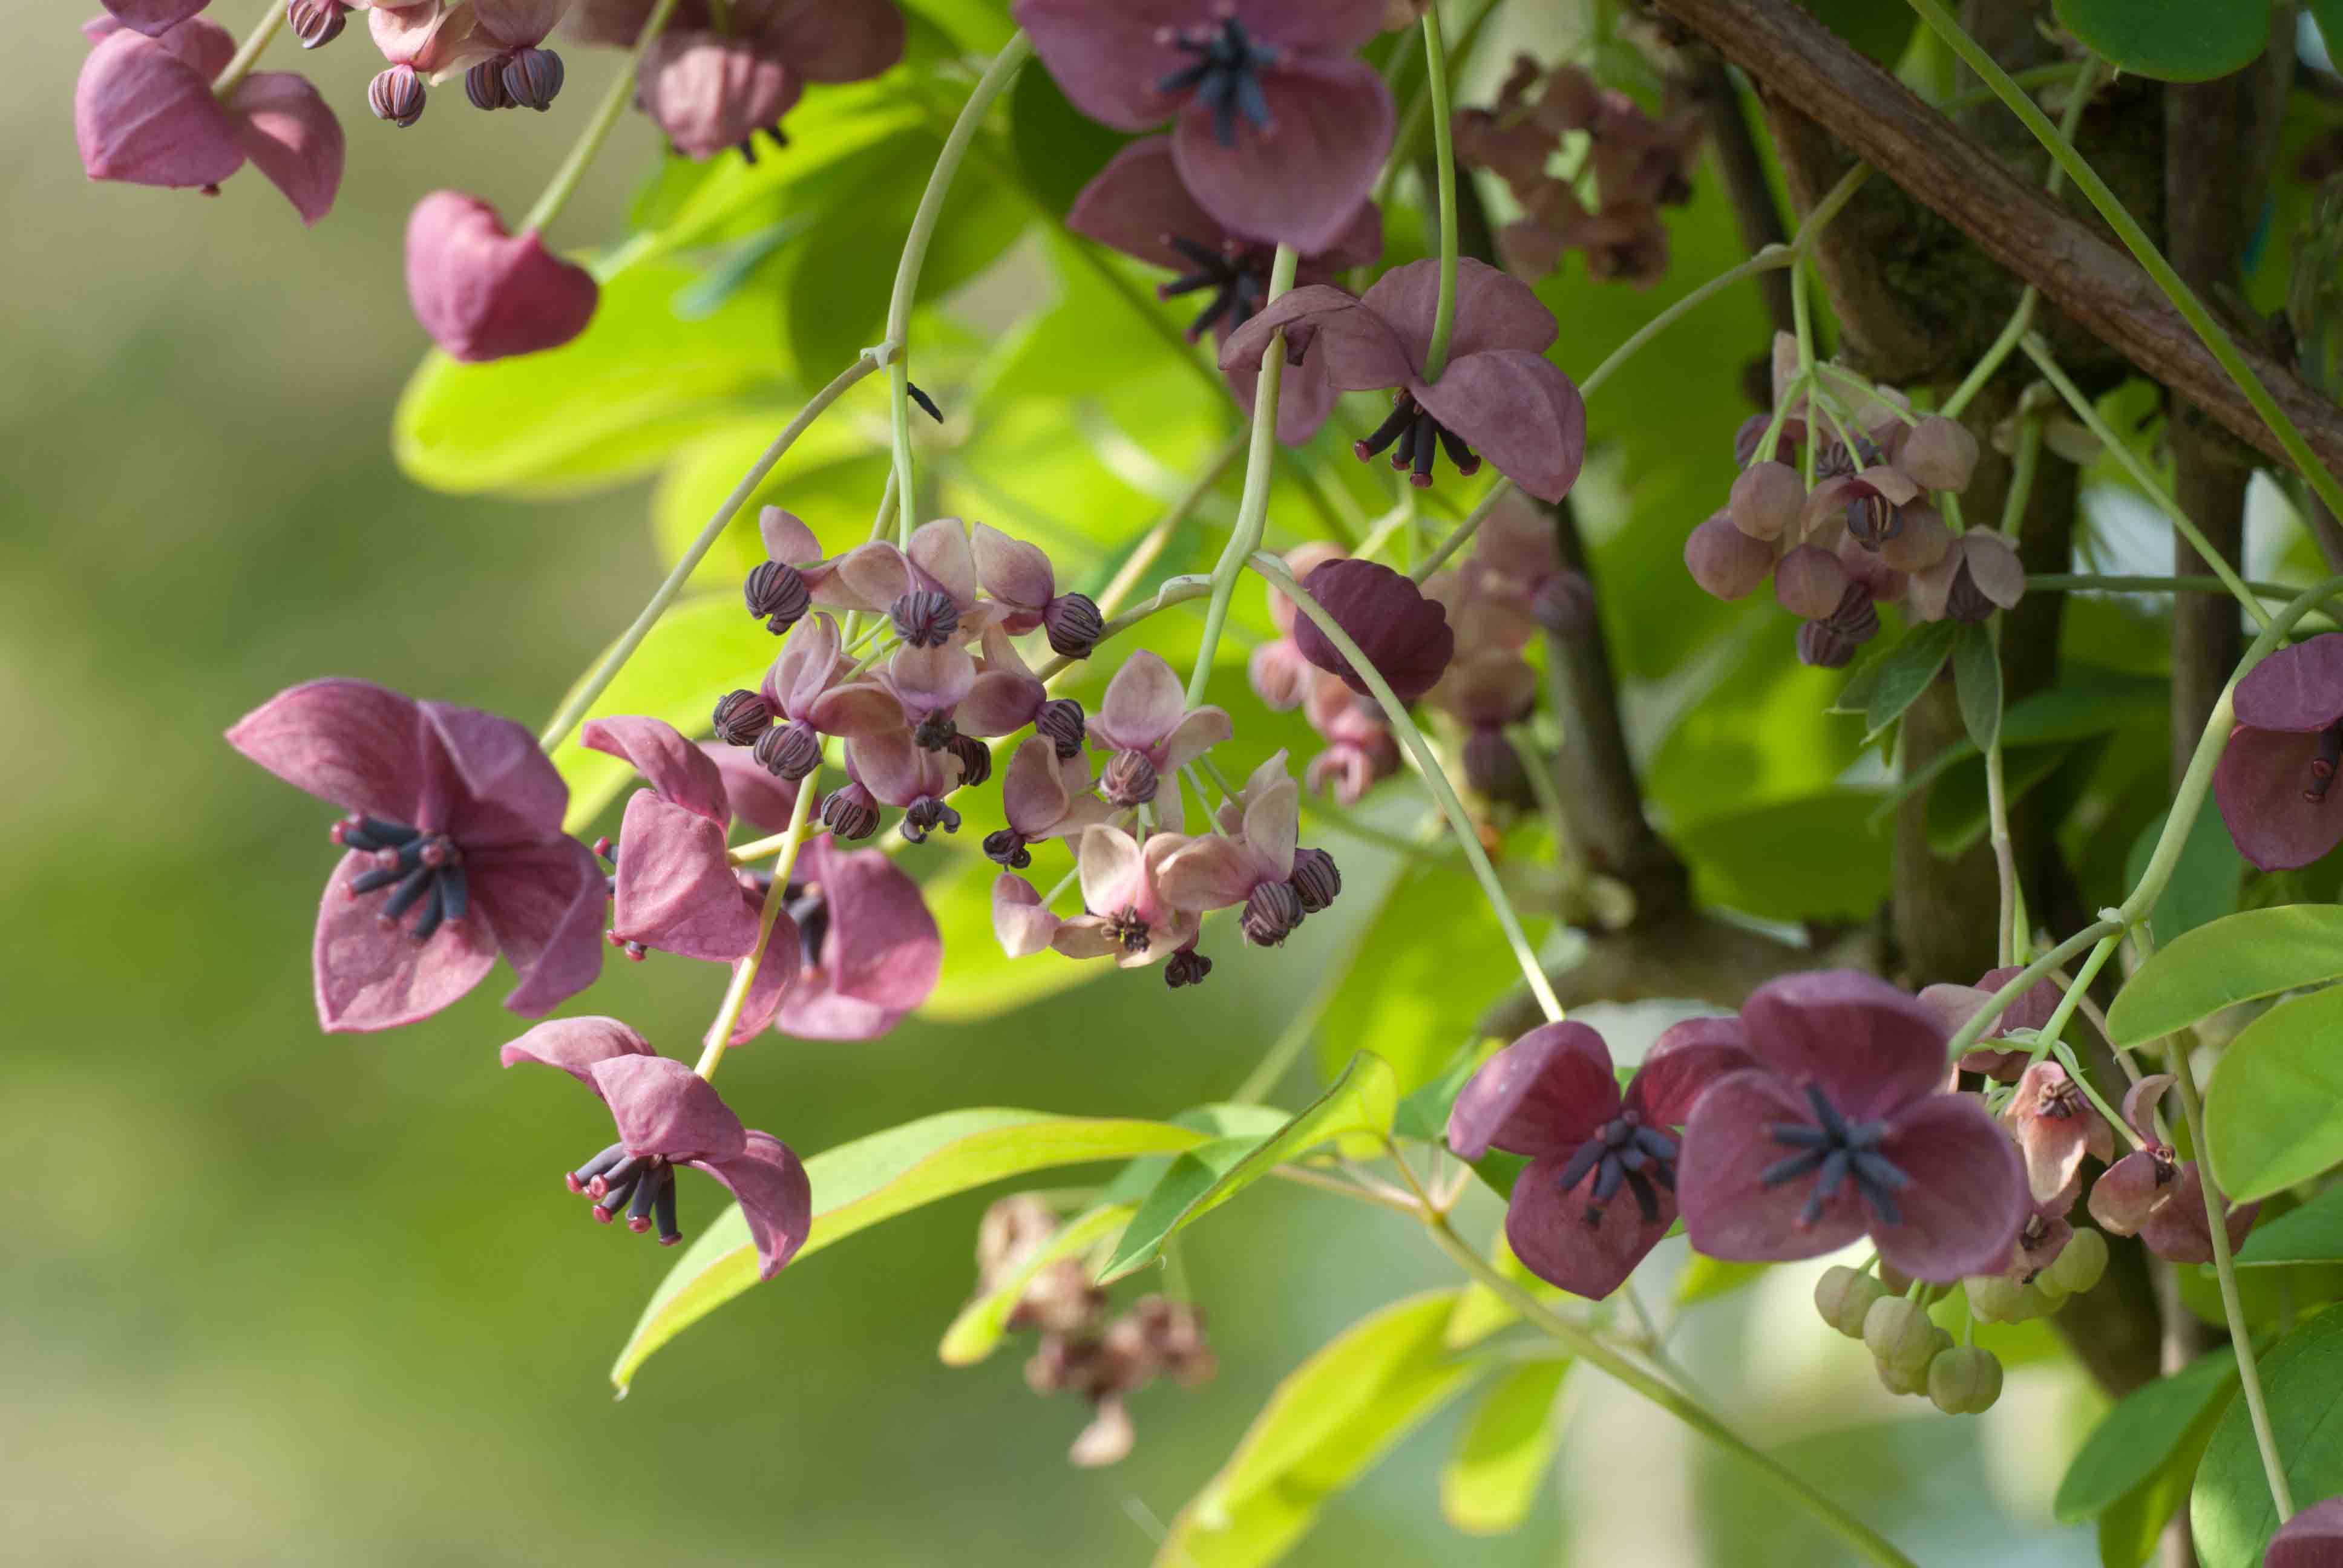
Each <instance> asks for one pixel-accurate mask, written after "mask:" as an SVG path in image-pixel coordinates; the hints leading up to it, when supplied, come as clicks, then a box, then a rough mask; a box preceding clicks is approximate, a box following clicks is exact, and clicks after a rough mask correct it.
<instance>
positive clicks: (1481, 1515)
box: [1440, 1358, 1570, 1535]
mask: <svg viewBox="0 0 2343 1568" xmlns="http://www.w3.org/2000/svg"><path fill="white" fill-rule="evenodd" d="M1569 1372H1570V1362H1568V1361H1567V1360H1564V1359H1559V1358H1558V1359H1555V1360H1553V1361H1538V1362H1530V1363H1528V1364H1527V1365H1525V1366H1518V1367H1515V1368H1513V1370H1512V1371H1510V1372H1501V1373H1499V1374H1498V1375H1497V1376H1495V1377H1493V1378H1492V1379H1490V1380H1489V1385H1488V1387H1487V1388H1485V1389H1484V1390H1483V1391H1482V1393H1481V1402H1480V1403H1479V1404H1478V1405H1476V1406H1474V1407H1473V1413H1472V1415H1471V1416H1470V1417H1469V1418H1467V1420H1466V1421H1465V1423H1464V1430H1463V1432H1460V1433H1458V1434H1457V1439H1456V1447H1455V1450H1454V1452H1452V1453H1451V1454H1450V1455H1449V1458H1448V1462H1447V1464H1445V1465H1444V1466H1443V1467H1442V1469H1441V1472H1440V1511H1441V1513H1443V1514H1445V1515H1446V1516H1447V1518H1448V1523H1451V1524H1453V1525H1454V1526H1456V1528H1457V1529H1459V1530H1462V1531H1463V1532H1464V1533H1466V1534H1467V1535H1503V1534H1505V1533H1508V1532H1510V1531H1514V1530H1518V1529H1520V1528H1521V1525H1522V1521H1523V1520H1524V1519H1527V1518H1528V1517H1529V1513H1530V1508H1531V1505H1532V1504H1533V1503H1535V1502H1536V1501H1537V1493H1538V1488H1539V1487H1541V1486H1543V1485H1544V1484H1545V1483H1546V1480H1547V1478H1548V1477H1549V1476H1550V1475H1552V1474H1553V1473H1554V1453H1555V1452H1556V1451H1557V1450H1559V1449H1560V1448H1561V1446H1562V1412H1561V1408H1560V1402H1561V1394H1562V1380H1563V1378H1564V1376H1566V1375H1567V1374H1568V1373H1569Z"/></svg>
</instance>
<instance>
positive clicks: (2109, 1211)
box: [2090, 1072, 2262, 1263]
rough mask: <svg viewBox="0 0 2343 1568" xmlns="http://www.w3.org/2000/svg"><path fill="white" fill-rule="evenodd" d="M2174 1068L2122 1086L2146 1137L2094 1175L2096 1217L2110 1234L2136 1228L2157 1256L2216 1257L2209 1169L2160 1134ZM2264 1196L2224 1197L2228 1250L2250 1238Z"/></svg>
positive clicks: (2180, 1259)
mask: <svg viewBox="0 0 2343 1568" xmlns="http://www.w3.org/2000/svg"><path fill="white" fill-rule="evenodd" d="M2173 1082H2174V1079H2173V1077H2172V1075H2171V1074H2170V1073H2165V1072H2158V1073H2152V1074H2150V1075H2149V1076H2147V1077H2146V1078H2143V1079H2141V1080H2140V1081H2138V1082H2137V1083H2135V1084H2133V1085H2132V1086H2131V1088H2130V1089H2129V1090H2127V1091H2125V1093H2124V1102H2123V1117H2124V1120H2125V1121H2127V1122H2128V1123H2130V1125H2131V1130H2132V1131H2134V1132H2136V1133H2137V1134H2138V1135H2139V1137H2140V1139H2141V1140H2142V1144H2141V1146H2140V1147H2139V1148H2137V1149H2134V1150H2133V1151H2131V1152H2130V1153H2128V1154H2127V1155H2125V1156H2124V1157H2123V1158H2122V1159H2120V1160H2118V1161H2116V1162H2115V1163H2114V1164H2112V1165H2110V1166H2108V1167H2107V1169H2106V1170H2105V1171H2100V1172H2099V1179H2098V1180H2097V1181H2094V1182H2092V1183H2091V1199H2090V1211H2091V1218H2092V1219H2094V1220H2096V1221H2098V1223H2099V1227H2100V1228H2101V1229H2102V1230H2104V1231H2107V1232H2108V1233H2109V1234H2111V1235H2117V1236H2130V1235H2135V1234H2136V1235H2137V1236H2138V1237H2139V1239H2140V1241H2141V1243H2142V1244H2143V1245H2144V1246H2146V1247H2147V1250H2148V1251H2151V1252H2153V1253H2155V1254H2156V1255H2157V1257H2159V1258H2162V1259H2164V1260H2165V1261H2167V1262H2174V1263H2209V1262H2211V1261H2213V1225H2212V1221H2211V1218H2210V1217H2209V1216H2208V1215H2207V1213H2206V1212H2205V1177H2204V1172H2202V1171H2199V1170H2198V1169H2197V1161H2194V1160H2189V1161H2183V1160H2181V1159H2180V1157H2179V1154H2178V1152H2177V1151H2176V1150H2174V1149H2173V1148H2172V1146H2171V1145H2169V1144H2167V1143H2166V1142H2164V1141H2162V1140H2161V1139H2160V1138H2158V1137H2157V1130H2156V1106H2157V1101H2160V1100H2161V1099H2163V1098H2164V1091H2166V1090H2167V1089H2170V1088H2171V1087H2172V1085H2173ZM2261 1207H2262V1206H2261V1205H2260V1204H2259V1203H2236V1202H2230V1203H2227V1205H2226V1206H2225V1208H2224V1210H2223V1214H2222V1228H2223V1229H2224V1230H2226V1231H2227V1232H2228V1241H2229V1251H2232V1252H2235V1251H2237V1248H2238V1247H2240V1246H2242V1245H2243V1244H2244V1242H2245V1239H2246V1232H2247V1231H2250V1230H2252V1229H2253V1224H2254V1220H2255V1218H2256V1216H2258V1214H2259V1213H2260V1212H2261Z"/></svg>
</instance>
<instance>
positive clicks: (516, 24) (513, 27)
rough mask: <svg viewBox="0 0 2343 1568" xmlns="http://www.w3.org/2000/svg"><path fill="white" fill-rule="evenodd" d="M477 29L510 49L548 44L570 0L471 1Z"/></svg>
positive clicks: (487, 38)
mask: <svg viewBox="0 0 2343 1568" xmlns="http://www.w3.org/2000/svg"><path fill="white" fill-rule="evenodd" d="M470 3H471V6H472V19H473V31H474V32H475V33H476V34H478V35H479V36H480V37H482V38H484V39H486V40H487V41H488V42H490V43H494V44H499V45H503V46H504V47H505V48H506V49H529V48H535V47H536V46H537V45H540V44H542V43H544V42H545V41H546V39H547V38H548V37H550V36H551V35H552V34H553V30H554V28H556V27H558V26H559V25H561V17H562V14H563V13H564V12H566V11H568V9H569V0H470Z"/></svg>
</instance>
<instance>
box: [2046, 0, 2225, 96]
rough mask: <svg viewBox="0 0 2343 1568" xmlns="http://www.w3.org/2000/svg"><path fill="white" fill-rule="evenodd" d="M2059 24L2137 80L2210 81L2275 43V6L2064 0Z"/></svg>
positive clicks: (2190, 0)
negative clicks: (2272, 8)
mask: <svg viewBox="0 0 2343 1568" xmlns="http://www.w3.org/2000/svg"><path fill="white" fill-rule="evenodd" d="M2057 12H2058V21H2059V23H2060V25H2063V26H2064V27H2065V28H2066V30H2067V31H2068V32H2070V33H2072V34H2074V35H2075V36H2077V38H2080V39H2081V40H2082V41H2083V42H2084V43H2086V44H2088V45H2090V46H2091V47H2092V48H2094V49H2096V50H2097V51H2098V52H2099V53H2100V54H2102V55H2106V56H2107V58H2108V59H2110V60H2112V61H2114V62H2115V63H2116V64H2117V65H2120V66H2122V67H2123V68H2124V69H2125V70H2126V71H2128V72H2130V73H2131V74H2132V75H2137V76H2153V77H2156V78H2157V79H2158V80H2160V81H2166V82H2207V81H2210V80H2212V79H2213V78H2214V77H2216V76H2226V75H2228V74H2229V73H2230V72H2232V71H2236V70H2241V69H2243V68H2244V67H2245V66H2246V65H2248V64H2250V63H2251V62H2252V60H2253V58H2254V56H2255V55H2258V54H2260V53H2261V52H2262V49H2263V46H2264V45H2267V44H2268V42H2269V29H2270V0H2057Z"/></svg>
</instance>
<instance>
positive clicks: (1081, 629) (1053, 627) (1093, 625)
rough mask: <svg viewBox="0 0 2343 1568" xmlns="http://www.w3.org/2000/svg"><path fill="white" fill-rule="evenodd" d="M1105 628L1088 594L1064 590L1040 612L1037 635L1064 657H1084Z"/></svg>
mask: <svg viewBox="0 0 2343 1568" xmlns="http://www.w3.org/2000/svg"><path fill="white" fill-rule="evenodd" d="M1105 630H1106V618H1105V617H1104V616H1102V615H1101V614H1099V607H1098V606H1097V605H1096V604H1094V603H1092V602H1091V598H1090V596H1089V595H1088V594H1079V593H1065V594H1060V595H1059V596H1058V597H1057V598H1053V599H1051V601H1050V603H1049V605H1048V607H1047V608H1044V609H1043V610H1042V611H1041V634H1042V635H1043V636H1044V637H1047V638H1049V639H1050V646H1051V648H1055V649H1057V651H1058V652H1059V653H1060V654H1061V656H1063V657H1064V658H1089V657H1090V655H1091V648H1095V647H1097V646H1098V639H1099V638H1100V637H1101V635H1102V634H1103V633H1104V632H1105Z"/></svg>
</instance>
